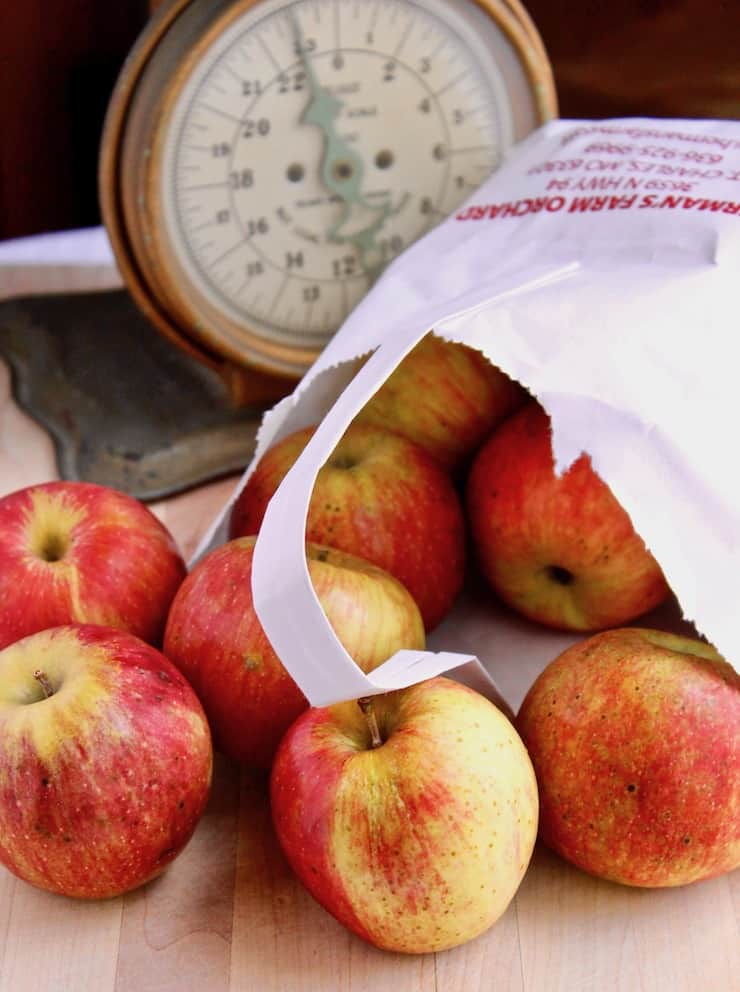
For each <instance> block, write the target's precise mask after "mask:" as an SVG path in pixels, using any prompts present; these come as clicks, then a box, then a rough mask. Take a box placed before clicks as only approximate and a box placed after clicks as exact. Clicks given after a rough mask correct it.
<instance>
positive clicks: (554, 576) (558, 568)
mask: <svg viewBox="0 0 740 992" xmlns="http://www.w3.org/2000/svg"><path fill="white" fill-rule="evenodd" d="M545 571H546V572H547V577H548V578H549V579H551V580H552V581H553V582H556V583H557V584H558V585H559V586H569V585H571V584H572V583H573V580H574V579H575V576H574V575H573V573H572V572H571V571H570V569H568V568H563V566H562V565H548V566H547V568H546V569H545Z"/></svg>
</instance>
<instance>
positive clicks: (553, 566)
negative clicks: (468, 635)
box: [466, 403, 669, 631]
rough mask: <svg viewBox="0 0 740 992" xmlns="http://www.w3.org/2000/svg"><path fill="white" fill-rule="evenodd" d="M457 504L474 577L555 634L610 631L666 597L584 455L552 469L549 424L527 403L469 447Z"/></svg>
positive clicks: (654, 567) (657, 572)
mask: <svg viewBox="0 0 740 992" xmlns="http://www.w3.org/2000/svg"><path fill="white" fill-rule="evenodd" d="M466 505H467V517H468V523H469V525H470V531H471V535H472V541H473V544H474V547H475V550H476V554H477V558H478V561H479V563H480V566H481V570H482V572H483V574H484V576H485V577H486V579H487V580H488V582H489V583H490V584H491V586H492V587H493V589H494V590H495V591H496V592H497V593H498V595H499V596H500V597H501V599H502V600H504V602H506V603H508V604H509V606H511V607H513V608H514V609H515V610H518V611H519V612H520V613H522V614H524V616H526V617H529V618H530V619H532V620H536V621H539V622H540V623H543V624H546V625H548V626H550V627H557V628H561V629H565V630H582V631H592V630H599V629H602V628H605V627H615V626H618V625H620V624H624V623H626V622H628V621H630V620H633V619H634V618H635V617H637V616H640V615H641V614H643V613H646V612H647V611H648V610H651V609H652V608H653V607H655V606H657V605H658V604H659V603H660V602H662V601H663V600H664V599H665V598H666V597H667V595H668V593H669V589H668V585H667V583H666V581H665V578H664V576H663V573H662V571H661V569H660V566H659V565H658V563H657V562H656V561H655V559H654V558H653V556H652V555H651V554H650V552H649V551H648V550H647V548H646V547H645V544H644V542H643V541H642V539H641V538H640V537H639V536H638V535H637V534H636V533H635V530H634V528H633V526H632V523H631V521H630V518H629V516H628V515H627V513H626V511H625V510H624V509H623V508H622V506H621V505H620V504H619V503H618V502H617V500H616V498H615V497H614V494H613V493H612V491H611V490H610V489H609V487H608V486H607V485H606V483H604V482H603V481H602V480H601V479H600V478H599V476H598V475H597V474H596V472H594V470H593V468H592V467H591V460H590V459H589V457H588V456H587V455H581V457H580V458H579V459H577V461H576V462H574V464H573V465H572V466H571V467H570V468H569V469H568V471H567V472H565V473H563V475H562V476H561V477H559V478H558V477H557V476H556V475H555V467H554V461H553V455H552V444H551V436H550V420H549V417H548V416H547V414H546V413H545V411H544V410H543V409H542V408H541V407H540V406H539V404H537V403H531V404H529V405H528V406H526V407H524V408H523V409H522V410H520V411H519V412H518V413H515V414H513V416H511V417H510V418H509V419H508V420H507V421H506V422H505V423H503V424H502V425H501V426H500V427H499V428H498V429H497V430H496V431H495V432H494V433H493V435H492V436H491V437H490V438H489V439H488V441H486V443H485V444H484V445H483V446H482V448H481V449H480V450H479V452H478V454H477V455H476V457H475V460H474V462H473V465H472V468H471V471H470V475H469V477H468V482H467V493H466Z"/></svg>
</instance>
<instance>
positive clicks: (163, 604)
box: [0, 482, 186, 648]
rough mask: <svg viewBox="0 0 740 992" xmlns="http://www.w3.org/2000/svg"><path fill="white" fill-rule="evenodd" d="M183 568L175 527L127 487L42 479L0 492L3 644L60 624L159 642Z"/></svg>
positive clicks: (0, 633) (0, 627)
mask: <svg viewBox="0 0 740 992" xmlns="http://www.w3.org/2000/svg"><path fill="white" fill-rule="evenodd" d="M185 574H186V569H185V564H184V562H183V560H182V558H181V557H180V554H179V552H178V550H177V547H176V545H175V542H174V540H173V538H172V536H171V535H170V534H169V532H168V531H167V530H166V528H165V527H164V526H163V524H161V523H160V522H159V520H157V518H156V517H155V516H154V514H153V513H152V512H151V511H150V510H148V509H147V508H146V507H145V506H144V505H143V504H142V503H140V502H139V501H138V500H136V499H134V498H133V497H131V496H127V495H126V494H125V493H122V492H118V491H117V490H115V489H109V488H107V487H105V486H97V485H93V484H92V483H86V482H46V483H41V484H40V485H35V486H29V487H28V488H26V489H20V490H18V491H16V492H13V493H10V494H8V495H7V496H4V497H3V498H2V499H0V602H2V610H0V648H1V647H6V646H7V645H8V644H11V643H12V642H13V641H17V640H19V639H20V638H21V637H25V636H26V635H27V634H33V633H35V632H36V631H39V630H43V629H45V628H46V627H56V626H58V625H60V624H66V623H96V624H101V625H103V626H107V627H116V628H118V629H122V630H128V631H130V632H131V633H133V634H136V635H137V636H138V637H141V638H142V639H143V640H145V641H148V642H150V643H153V644H158V643H159V642H160V639H161V636H162V633H163V631H164V625H165V621H166V619H167V611H168V609H169V607H170V603H171V602H172V598H173V596H174V595H175V592H176V590H177V588H178V586H179V585H180V583H181V582H182V580H183V578H184V577H185Z"/></svg>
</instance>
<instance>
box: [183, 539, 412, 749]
mask: <svg viewBox="0 0 740 992" xmlns="http://www.w3.org/2000/svg"><path fill="white" fill-rule="evenodd" d="M255 541H256V539H255V538H254V537H242V538H237V539H235V540H233V541H229V542H228V543H226V544H223V545H221V547H218V548H216V549H215V550H214V551H211V552H210V554H208V555H206V556H205V557H204V558H203V559H202V560H201V561H200V562H198V564H197V565H196V566H195V567H194V568H193V570H192V572H191V573H190V575H189V576H188V577H187V578H186V579H185V581H184V583H183V584H182V586H181V587H180V589H179V590H178V592H177V595H176V596H175V599H174V602H173V604H172V608H171V610H170V615H169V619H168V621H167V629H166V632H165V638H164V652H165V654H166V655H167V657H168V658H169V659H170V660H171V661H173V662H174V663H175V664H176V665H177V667H178V668H179V669H180V671H181V672H182V673H183V675H184V676H185V677H186V678H187V679H188V681H189V682H190V684H191V685H192V686H193V688H194V689H195V691H196V692H197V694H198V697H199V698H200V701H201V702H202V704H203V707H204V709H205V711H206V715H207V716H208V720H209V723H210V725H211V731H212V733H213V737H214V742H215V744H216V746H217V747H218V748H219V749H220V750H221V751H223V752H224V753H225V754H227V755H228V756H229V757H231V758H233V759H235V760H236V761H239V762H243V763H245V764H248V765H256V766H259V767H263V768H269V766H270V764H271V763H272V759H273V756H274V754H275V749H276V748H277V746H278V744H279V743H280V739H281V738H282V736H283V734H284V733H285V731H286V730H287V729H288V727H289V726H290V724H291V723H292V722H293V720H294V719H295V718H296V717H297V716H298V715H299V713H302V712H303V710H304V709H306V707H307V705H308V703H307V701H306V698H305V696H304V695H303V693H302V692H301V690H300V689H299V688H298V686H297V685H296V683H295V682H294V681H293V679H292V678H291V677H290V675H289V674H288V672H287V671H286V670H285V668H283V665H282V664H281V662H280V660H279V658H278V657H277V655H276V654H275V652H274V651H273V649H272V647H271V646H270V642H269V641H268V639H267V636H266V635H265V632H264V631H263V629H262V626H261V624H260V622H259V620H258V619H257V615H256V614H255V612H254V605H253V603H252V557H253V553H254V545H255ZM306 554H307V558H308V571H309V574H310V576H311V581H312V583H313V587H314V589H315V591H316V594H317V596H318V598H319V601H320V602H321V605H322V607H323V609H324V612H325V613H326V615H327V618H328V620H329V623H330V624H331V625H332V627H333V629H334V631H335V633H336V635H337V637H338V638H339V640H340V641H341V642H342V644H343V645H344V647H345V649H346V650H347V652H348V653H349V654H350V655H351V656H352V658H353V659H354V660H355V661H356V663H357V664H358V665H359V666H360V668H362V669H363V671H370V669H372V668H375V667H376V666H377V665H379V664H380V663H381V662H383V661H385V660H386V659H387V658H390V656H391V655H392V654H395V652H396V651H398V650H400V649H401V648H412V649H413V648H417V649H421V648H423V647H424V626H423V624H422V621H421V615H420V613H419V609H418V607H417V605H416V603H415V602H414V600H413V599H412V598H411V595H410V594H409V593H408V592H407V591H406V589H405V588H404V587H403V586H402V585H401V583H400V582H398V581H397V580H396V579H394V578H393V577H392V576H391V575H389V574H388V573H387V572H383V571H382V570H381V569H379V568H376V567H375V566H374V565H371V564H369V563H368V562H366V561H363V559H361V558H356V557H354V556H353V555H348V554H345V553H344V552H343V551H337V550H335V549H333V548H326V547H321V546H319V545H312V544H309V545H308V546H307V547H306ZM287 608H289V604H287Z"/></svg>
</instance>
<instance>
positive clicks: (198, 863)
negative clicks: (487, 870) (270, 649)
mask: <svg viewBox="0 0 740 992" xmlns="http://www.w3.org/2000/svg"><path fill="white" fill-rule="evenodd" d="M44 473H48V474H50V475H53V474H54V473H55V467H54V464H53V453H52V452H51V449H50V447H49V446H48V442H47V441H46V439H45V438H44V436H43V434H42V433H41V432H40V431H39V429H38V428H37V427H36V425H34V424H32V423H31V422H29V421H28V420H27V418H25V417H23V416H22V415H21V414H20V413H19V411H18V410H17V409H15V408H14V407H13V406H12V402H11V400H10V397H9V394H8V389H7V377H5V378H3V376H2V375H1V374H0V495H1V494H2V493H4V492H9V491H10V490H11V489H14V488H18V487H19V486H20V485H25V484H29V483H31V482H36V481H39V480H40V479H41V478H43V477H44ZM234 482H235V480H233V479H227V480H223V481H221V482H217V483H213V484H212V485H209V486H204V487H202V488H200V489H198V490H196V491H194V492H192V493H188V494H185V495H182V496H178V497H176V498H174V499H172V500H167V501H163V502H161V503H158V504H156V505H155V506H154V510H155V512H156V513H157V514H158V515H159V516H160V518H161V519H162V520H164V521H165V523H166V524H167V526H168V527H169V528H170V529H171V530H172V532H173V534H174V536H175V538H176V540H177V541H178V543H179V544H180V547H181V548H182V549H183V551H184V552H185V554H190V553H191V552H192V550H193V549H194V548H195V547H196V545H197V544H198V542H199V541H200V539H201V537H202V535H203V534H204V533H205V531H206V530H207V528H208V527H209V525H210V523H211V521H212V519H213V518H214V517H215V516H216V514H217V513H218V511H219V510H220V508H221V506H222V505H223V502H224V500H225V499H226V498H227V497H228V495H229V494H230V492H231V491H232V488H233V485H234ZM444 636H446V637H451V636H452V632H450V631H447V632H446V633H445V634H444ZM462 640H464V639H462ZM516 643H518V642H516V641H514V644H515V645H516ZM460 647H463V648H468V647H470V648H473V647H475V649H476V650H478V651H479V652H480V653H481V654H482V653H483V652H484V651H485V645H482V644H480V645H478V644H476V645H472V644H470V645H467V644H464V645H458V649H460ZM539 664H541V662H540V663H539ZM533 665H534V662H533V661H532V659H529V660H528V661H527V663H525V664H522V665H521V666H519V667H517V668H516V669H514V668H513V667H512V668H511V669H510V670H508V671H506V672H503V671H502V672H500V673H499V672H496V673H495V674H496V675H497V677H499V675H501V676H504V677H502V678H501V682H502V684H504V683H505V688H506V692H507V695H508V697H509V698H510V699H512V700H517V701H518V700H519V699H521V697H522V695H523V694H524V692H525V690H526V687H527V685H528V684H529V682H530V681H531V679H532V678H533V677H534V674H536V671H535V667H533ZM739 934H740V872H736V873H735V874H734V875H731V876H726V877H724V878H718V879H713V880H711V881H708V882H704V883H700V884H697V885H693V886H689V887H687V888H683V889H674V890H653V891H643V890H637V889H628V888H624V887H621V886H617V885H611V884H609V883H607V882H603V881H600V880H599V879H596V878H592V877H590V876H588V875H585V874H584V873H582V872H579V871H577V870H576V869H575V868H572V867H571V866H569V865H567V864H565V863H564V862H563V861H561V860H560V859H559V858H557V857H555V855H553V854H551V853H549V852H548V851H546V850H544V849H541V848H538V850H537V851H536V853H535V857H534V860H533V863H532V865H531V867H530V869H529V871H528V873H527V875H526V877H525V879H524V882H523V884H522V886H521V888H520V890H519V892H518V894H517V896H516V898H515V900H514V901H513V902H512V904H511V906H510V907H509V909H508V911H507V912H506V913H505V914H504V916H503V917H502V918H501V920H499V922H498V923H497V924H496V925H495V926H494V927H493V928H492V929H491V930H489V931H488V932H487V933H486V934H484V935H483V936H482V937H480V938H478V939H477V940H474V941H472V942H470V943H469V944H466V945H464V946H462V947H459V948H456V949H454V950H452V951H448V952H446V953H444V954H437V955H427V956H422V957H410V956H404V955H399V954H387V953H384V952H381V951H378V950H376V949H374V948H372V947H370V946H368V945H366V944H365V943H364V942H362V941H361V940H359V939H357V938H355V937H354V936H352V935H351V934H349V933H348V932H346V931H345V930H344V929H343V928H342V927H341V926H340V925H339V924H338V923H336V921H335V920H334V919H333V918H332V917H331V916H329V915H328V914H327V913H325V912H324V910H322V909H321V907H320V906H318V905H317V904H316V903H315V902H314V901H313V900H312V898H311V897H310V896H309V895H308V894H307V893H306V892H305V890H304V889H303V888H302V887H301V885H300V883H299V882H298V881H297V879H296V878H295V877H294V876H293V874H292V873H291V871H290V868H289V866H288V865H287V863H286V861H285V858H284V857H283V855H282V853H281V851H280V850H279V847H278V845H277V841H276V839H275V836H274V833H273V830H272V826H271V821H270V812H269V801H268V794H267V783H266V780H265V776H264V775H260V774H257V773H252V772H249V771H247V770H241V769H239V768H237V767H236V766H235V765H234V764H233V763H231V762H229V761H228V760H226V759H225V758H222V757H221V756H218V760H217V762H216V771H215V778H214V789H213V794H212V798H211V802H210V804H209V807H208V809H207V812H206V814H205V816H204V818H203V819H202V821H201V823H200V825H199V826H198V829H197V830H196V832H195V835H194V836H193V839H192V841H191V843H190V844H189V845H188V847H187V848H186V849H185V851H184V852H183V854H182V855H181V856H180V857H179V858H178V860H177V861H176V862H175V863H174V864H173V865H171V866H170V868H169V869H168V870H167V872H166V873H165V874H164V875H163V876H162V877H161V878H159V879H157V880H155V881H154V882H152V883H150V884H149V885H147V886H145V887H144V888H142V889H140V890H138V891H136V892H133V893H130V894H129V895H127V896H125V897H123V898H120V899H113V900H108V901H105V902H100V903H84V902H78V901H73V900H68V899H63V898H60V897H56V896H52V895H49V894H48V893H44V892H41V891H39V890H36V889H33V888H31V887H30V886H29V885H26V884H25V883H23V882H21V881H17V880H16V879H14V878H13V877H12V876H11V875H10V874H9V873H8V872H7V871H5V870H4V869H2V868H0V992H87V990H92V992H190V990H198V992H201V990H203V992H296V990H306V992H494V990H495V992H740V941H739V940H738V935H739Z"/></svg>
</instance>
